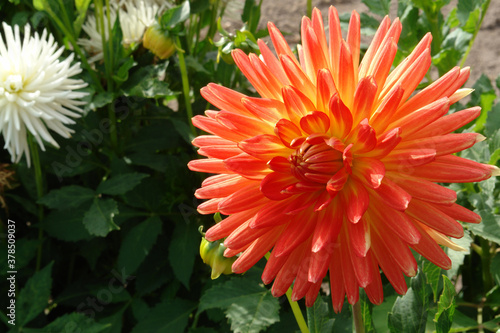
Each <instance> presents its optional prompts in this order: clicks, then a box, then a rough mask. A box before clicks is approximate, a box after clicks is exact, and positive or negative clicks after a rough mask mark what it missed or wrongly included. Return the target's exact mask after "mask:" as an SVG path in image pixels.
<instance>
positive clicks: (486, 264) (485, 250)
mask: <svg viewBox="0 0 500 333" xmlns="http://www.w3.org/2000/svg"><path fill="white" fill-rule="evenodd" d="M480 242H481V250H482V253H481V266H482V273H483V286H484V292H485V293H487V292H488V291H490V290H491V288H493V286H494V283H493V277H492V276H491V271H490V265H491V251H490V242H488V241H487V240H486V239H484V238H481V239H480Z"/></svg>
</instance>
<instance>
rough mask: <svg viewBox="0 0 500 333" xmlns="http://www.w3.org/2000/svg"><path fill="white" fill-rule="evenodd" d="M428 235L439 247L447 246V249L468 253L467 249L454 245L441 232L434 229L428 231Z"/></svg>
mask: <svg viewBox="0 0 500 333" xmlns="http://www.w3.org/2000/svg"><path fill="white" fill-rule="evenodd" d="M427 233H428V234H429V236H431V238H432V239H434V241H435V242H436V243H438V244H439V245H442V246H445V247H447V248H450V249H452V250H454V251H467V249H464V248H463V247H461V246H459V245H457V244H455V243H453V242H452V241H451V240H450V239H449V238H448V237H446V236H445V235H443V234H442V233H440V232H439V231H436V230H433V229H427Z"/></svg>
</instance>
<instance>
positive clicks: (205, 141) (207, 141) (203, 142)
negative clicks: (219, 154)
mask: <svg viewBox="0 0 500 333" xmlns="http://www.w3.org/2000/svg"><path fill="white" fill-rule="evenodd" d="M191 143H192V144H193V146H195V147H204V146H209V147H210V146H212V145H213V146H236V144H235V143H234V142H233V141H231V140H227V139H223V138H221V137H219V136H217V135H200V136H197V137H196V138H194V140H193V141H191Z"/></svg>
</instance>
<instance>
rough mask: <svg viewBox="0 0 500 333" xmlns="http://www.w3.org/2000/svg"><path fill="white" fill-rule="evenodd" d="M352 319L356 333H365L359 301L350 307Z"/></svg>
mask: <svg viewBox="0 0 500 333" xmlns="http://www.w3.org/2000/svg"><path fill="white" fill-rule="evenodd" d="M352 319H353V321H354V328H355V330H356V333H365V325H364V324H363V317H362V316H361V303H360V302H359V301H357V302H356V303H355V304H354V305H353V306H352Z"/></svg>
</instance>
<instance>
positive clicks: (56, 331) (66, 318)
mask: <svg viewBox="0 0 500 333" xmlns="http://www.w3.org/2000/svg"><path fill="white" fill-rule="evenodd" d="M108 327H109V324H108V325H104V324H99V323H96V322H95V321H94V320H93V319H91V318H89V317H87V316H85V315H84V314H83V313H78V312H72V313H69V314H64V315H62V316H60V317H57V318H56V320H54V321H53V322H52V323H50V324H49V325H47V326H45V327H44V328H43V329H41V330H40V333H42V332H43V333H61V332H85V333H99V332H102V331H104V330H105V329H107V328H108Z"/></svg>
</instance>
